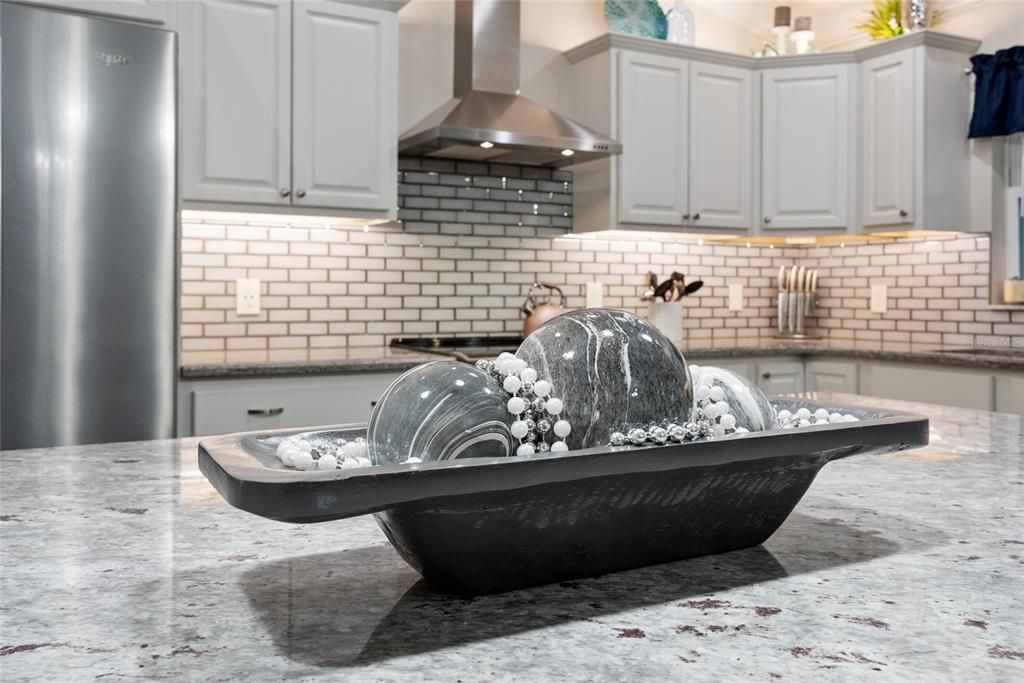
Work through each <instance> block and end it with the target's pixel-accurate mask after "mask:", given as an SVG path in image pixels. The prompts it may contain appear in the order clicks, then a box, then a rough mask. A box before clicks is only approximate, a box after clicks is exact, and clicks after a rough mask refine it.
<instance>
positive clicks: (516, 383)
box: [501, 375, 523, 394]
mask: <svg viewBox="0 0 1024 683" xmlns="http://www.w3.org/2000/svg"><path fill="white" fill-rule="evenodd" d="M501 386H502V387H503V388H504V389H505V391H507V392H508V393H510V394H514V393H516V392H517V391H519V388H520V387H522V386H523V380H521V379H519V378H518V377H516V376H515V375H509V376H508V377H506V378H505V381H504V382H502V383H501Z"/></svg>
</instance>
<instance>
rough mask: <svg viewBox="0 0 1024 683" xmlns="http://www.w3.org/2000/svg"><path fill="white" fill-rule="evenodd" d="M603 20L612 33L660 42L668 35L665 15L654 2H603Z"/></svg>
mask: <svg viewBox="0 0 1024 683" xmlns="http://www.w3.org/2000/svg"><path fill="white" fill-rule="evenodd" d="M604 18H605V20H606V21H607V22H608V30H609V31H611V32H612V33H618V34H620V35H626V36H640V37H642V38H658V39H660V40H664V39H665V36H667V35H668V23H667V22H666V21H665V13H664V12H662V11H661V7H660V6H659V5H658V3H657V2H656V0H604Z"/></svg>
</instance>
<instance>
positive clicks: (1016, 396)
mask: <svg viewBox="0 0 1024 683" xmlns="http://www.w3.org/2000/svg"><path fill="white" fill-rule="evenodd" d="M996 410H997V411H999V412H1000V413H1016V414H1017V415H1024V374H1020V375H1006V376H1003V377H999V378H998V379H997V380H996Z"/></svg>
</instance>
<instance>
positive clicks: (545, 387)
mask: <svg viewBox="0 0 1024 683" xmlns="http://www.w3.org/2000/svg"><path fill="white" fill-rule="evenodd" d="M533 393H535V394H537V396H538V397H539V398H544V397H545V396H547V395H548V394H550V393H551V382H549V381H547V380H546V379H539V380H537V381H536V382H534V383H533Z"/></svg>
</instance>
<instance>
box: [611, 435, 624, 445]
mask: <svg viewBox="0 0 1024 683" xmlns="http://www.w3.org/2000/svg"><path fill="white" fill-rule="evenodd" d="M609 441H611V444H612V445H613V446H621V445H622V444H624V443H626V435H625V434H623V433H622V432H612V436H611V438H610V439H609Z"/></svg>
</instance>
